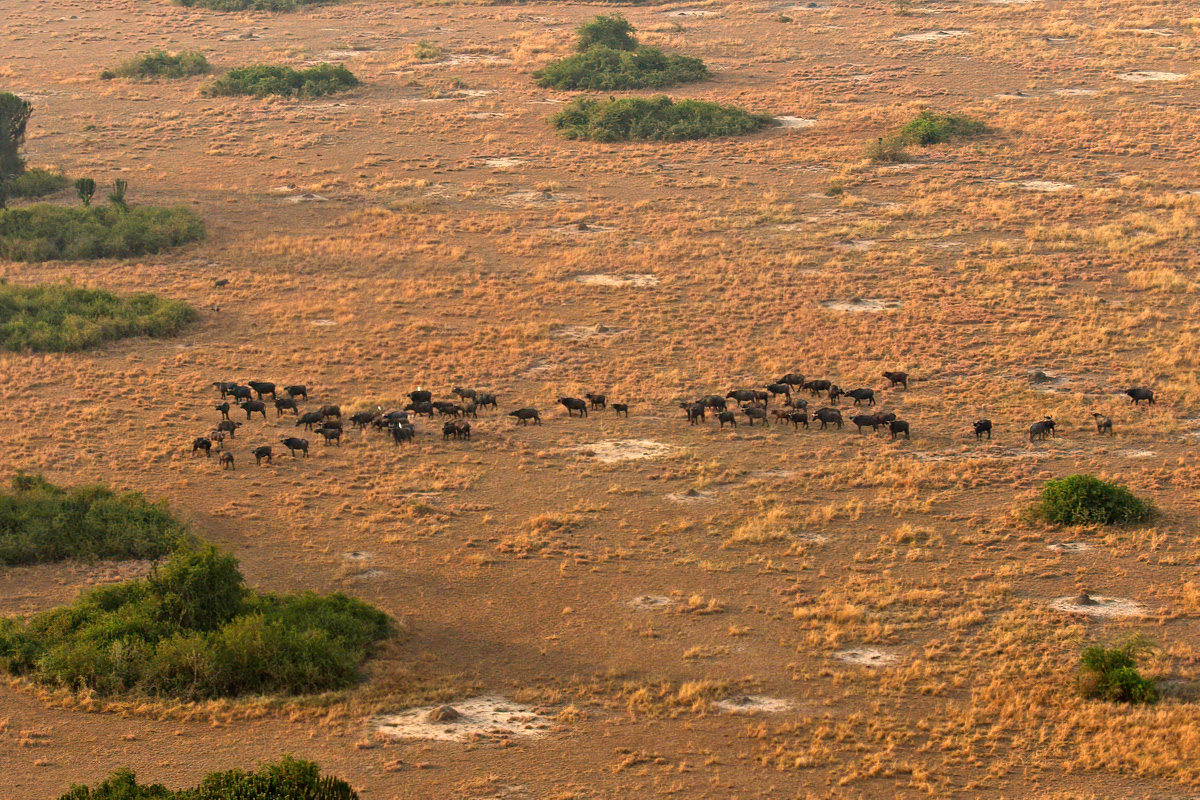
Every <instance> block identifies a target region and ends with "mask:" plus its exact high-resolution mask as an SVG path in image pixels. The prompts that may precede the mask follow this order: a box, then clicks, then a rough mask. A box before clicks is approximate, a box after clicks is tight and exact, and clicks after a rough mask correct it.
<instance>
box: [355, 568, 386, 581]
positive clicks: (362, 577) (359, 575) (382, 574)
mask: <svg viewBox="0 0 1200 800" xmlns="http://www.w3.org/2000/svg"><path fill="white" fill-rule="evenodd" d="M388 575H389V571H388V570H386V569H365V570H363V571H362V572H355V573H354V574H352V575H348V576H346V580H347V581H353V582H355V583H360V582H361V583H366V582H368V581H377V580H381V579H383V578H386V577H387V576H388Z"/></svg>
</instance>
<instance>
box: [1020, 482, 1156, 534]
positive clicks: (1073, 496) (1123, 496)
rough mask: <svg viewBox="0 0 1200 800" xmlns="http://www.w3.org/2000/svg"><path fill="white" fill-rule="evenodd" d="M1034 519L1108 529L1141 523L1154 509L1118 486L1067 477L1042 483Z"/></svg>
mask: <svg viewBox="0 0 1200 800" xmlns="http://www.w3.org/2000/svg"><path fill="white" fill-rule="evenodd" d="M1034 515H1035V516H1038V517H1040V518H1042V519H1044V520H1045V521H1047V522H1050V523H1054V524H1058V525H1112V524H1114V523H1122V522H1144V521H1146V520H1148V519H1150V518H1151V517H1152V516H1153V515H1154V506H1153V505H1152V504H1151V503H1149V502H1148V501H1146V500H1142V499H1141V498H1139V497H1137V496H1136V495H1134V494H1133V493H1132V492H1131V491H1129V490H1128V489H1126V488H1125V487H1124V486H1121V485H1119V484H1116V483H1110V482H1108V481H1102V480H1100V479H1099V478H1097V477H1096V476H1094V475H1071V476H1068V477H1066V478H1062V479H1061V480H1057V481H1046V485H1045V486H1043V487H1042V495H1041V499H1040V500H1039V502H1038V504H1037V505H1036V506H1035V507H1034Z"/></svg>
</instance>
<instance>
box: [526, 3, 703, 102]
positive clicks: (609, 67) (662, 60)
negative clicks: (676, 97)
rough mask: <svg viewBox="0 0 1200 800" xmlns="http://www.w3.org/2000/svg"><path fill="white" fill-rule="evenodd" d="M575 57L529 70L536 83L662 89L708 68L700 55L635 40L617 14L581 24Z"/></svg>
mask: <svg viewBox="0 0 1200 800" xmlns="http://www.w3.org/2000/svg"><path fill="white" fill-rule="evenodd" d="M578 33H579V38H578V40H577V41H576V43H575V49H576V50H577V51H579V52H578V53H576V54H575V55H573V56H569V57H568V58H563V59H560V60H558V61H555V62H552V63H550V64H548V65H546V66H545V67H544V68H542V69H540V70H538V71H537V72H535V73H533V78H534V80H536V81H537V84H538V86H543V87H546V88H554V89H563V90H570V89H590V90H593V91H613V90H618V89H643V88H653V89H661V88H663V87H664V86H673V85H675V84H678V83H689V82H692V81H701V80H704V79H705V78H707V77H708V68H707V67H705V66H704V62H703V61H701V60H700V59H698V58H689V57H687V56H679V55H666V54H664V53H663V52H662V51H661V50H658V49H655V48H653V47H642V46H640V45H638V42H637V39H636V38H634V36H633V26H632V25H630V24H629V23H628V22H627V21H626V20H625V18H624V17H621V16H619V15H617V16H611V17H605V16H599V17H596V18H595V19H593V20H592V21H591V22H588V23H586V24H585V25H583V26H581V27H580V28H579V31H578Z"/></svg>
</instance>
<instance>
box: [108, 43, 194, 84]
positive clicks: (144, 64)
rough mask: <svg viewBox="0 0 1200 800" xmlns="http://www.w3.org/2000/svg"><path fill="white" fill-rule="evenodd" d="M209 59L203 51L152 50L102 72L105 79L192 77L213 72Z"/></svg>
mask: <svg viewBox="0 0 1200 800" xmlns="http://www.w3.org/2000/svg"><path fill="white" fill-rule="evenodd" d="M211 71H212V67H211V66H209V63H208V59H207V58H205V57H204V54H203V53H190V52H182V53H168V52H167V51H165V50H151V51H150V52H149V53H142V54H141V55H140V56H135V57H134V58H131V59H129V60H128V61H125V62H123V63H121V64H119V65H117V66H115V67H113V68H111V69H106V70H104V71H103V72H101V73H100V77H101V78H103V79H104V80H112V79H113V78H131V79H133V80H155V79H157V78H168V79H170V78H190V77H192V76H193V75H204V74H205V73H208V72H211Z"/></svg>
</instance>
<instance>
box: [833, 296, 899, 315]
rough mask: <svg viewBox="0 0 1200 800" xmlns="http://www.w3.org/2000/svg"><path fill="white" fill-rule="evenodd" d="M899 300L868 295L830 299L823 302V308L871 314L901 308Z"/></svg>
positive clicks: (848, 312) (849, 312)
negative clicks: (846, 298) (851, 298)
mask: <svg viewBox="0 0 1200 800" xmlns="http://www.w3.org/2000/svg"><path fill="white" fill-rule="evenodd" d="M901 305H902V303H901V302H900V301H899V300H884V299H881V298H877V297H866V298H863V299H861V300H828V301H826V302H824V303H821V306H822V307H823V308H827V309H829V310H830V311H843V312H845V313H847V314H870V313H877V312H880V311H893V310H895V309H897V308H900V306H901Z"/></svg>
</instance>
